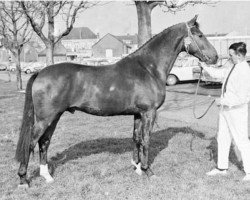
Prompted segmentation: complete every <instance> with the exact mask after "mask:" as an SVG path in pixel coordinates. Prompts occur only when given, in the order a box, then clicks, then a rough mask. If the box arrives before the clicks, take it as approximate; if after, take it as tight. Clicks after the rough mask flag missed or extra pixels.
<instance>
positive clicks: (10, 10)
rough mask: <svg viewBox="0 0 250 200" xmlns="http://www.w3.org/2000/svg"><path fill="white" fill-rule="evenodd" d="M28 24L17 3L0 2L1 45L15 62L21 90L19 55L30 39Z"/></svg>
mask: <svg viewBox="0 0 250 200" xmlns="http://www.w3.org/2000/svg"><path fill="white" fill-rule="evenodd" d="M31 35H32V32H31V29H29V22H28V21H27V20H26V18H25V16H24V15H23V12H22V10H21V9H20V4H19V2H18V1H0V36H1V37H2V39H1V42H2V45H3V46H4V47H5V48H6V49H7V50H9V51H10V52H11V53H12V54H13V56H14V60H15V64H16V77H17V89H18V90H21V89H22V77H21V66H20V54H21V51H22V48H23V45H24V44H25V43H27V42H28V41H29V40H30V38H31Z"/></svg>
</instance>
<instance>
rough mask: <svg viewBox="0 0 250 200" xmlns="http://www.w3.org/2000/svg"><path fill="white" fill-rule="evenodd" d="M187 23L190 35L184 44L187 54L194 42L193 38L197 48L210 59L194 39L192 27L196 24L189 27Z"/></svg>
mask: <svg viewBox="0 0 250 200" xmlns="http://www.w3.org/2000/svg"><path fill="white" fill-rule="evenodd" d="M185 24H186V27H187V32H188V36H187V37H186V38H184V46H185V49H186V52H187V54H188V55H189V46H190V44H191V43H192V40H193V42H194V44H195V45H196V47H197V49H198V50H199V52H200V53H201V55H202V56H203V58H205V60H209V58H208V57H207V56H206V55H205V54H204V53H203V52H202V51H201V49H200V47H199V46H198V44H197V42H196V41H195V39H194V36H193V34H192V32H191V28H192V27H194V26H192V27H189V26H188V24H187V23H185Z"/></svg>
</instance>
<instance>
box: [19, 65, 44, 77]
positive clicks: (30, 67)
mask: <svg viewBox="0 0 250 200" xmlns="http://www.w3.org/2000/svg"><path fill="white" fill-rule="evenodd" d="M44 67H45V64H44V63H41V62H34V63H29V64H27V66H25V67H24V68H23V69H22V71H24V72H25V73H26V74H30V73H34V72H37V71H40V70H41V69H43V68H44Z"/></svg>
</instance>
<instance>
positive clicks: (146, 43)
mask: <svg viewBox="0 0 250 200" xmlns="http://www.w3.org/2000/svg"><path fill="white" fill-rule="evenodd" d="M180 24H182V23H179V24H174V25H172V26H170V27H167V28H165V29H164V30H162V31H161V32H160V33H158V34H156V35H154V36H153V37H151V38H150V39H149V40H148V41H147V42H145V43H144V44H143V45H142V46H140V47H139V48H138V49H136V50H135V51H134V52H132V53H130V54H129V55H127V56H126V57H125V58H123V59H126V58H129V57H131V56H133V55H134V54H136V53H137V52H138V51H140V50H141V49H142V48H144V47H145V46H146V45H148V43H150V42H151V41H152V40H154V39H155V38H157V37H160V36H162V35H163V34H164V33H165V32H167V30H169V29H171V28H173V27H174V26H176V25H180ZM192 27H196V28H198V29H199V28H200V24H199V23H198V22H195V23H194V25H193V26H192ZM192 27H190V28H192ZM123 59H121V60H123Z"/></svg>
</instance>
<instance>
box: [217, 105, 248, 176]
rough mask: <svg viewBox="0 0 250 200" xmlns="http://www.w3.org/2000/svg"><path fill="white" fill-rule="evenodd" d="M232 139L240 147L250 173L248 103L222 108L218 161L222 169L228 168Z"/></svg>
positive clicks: (246, 170)
mask: <svg viewBox="0 0 250 200" xmlns="http://www.w3.org/2000/svg"><path fill="white" fill-rule="evenodd" d="M232 139H233V140H234V142H235V145H236V146H237V148H238V149H239V151H240V153H241V157H242V161H243V166H244V171H245V173H247V174H248V173H250V141H249V139H248V104H245V105H241V106H238V107H236V108H231V109H223V108H222V109H221V111H220V115H219V130H218V136H217V142H218V162H217V166H218V168H220V169H228V162H229V151H230V146H231V142H232Z"/></svg>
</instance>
